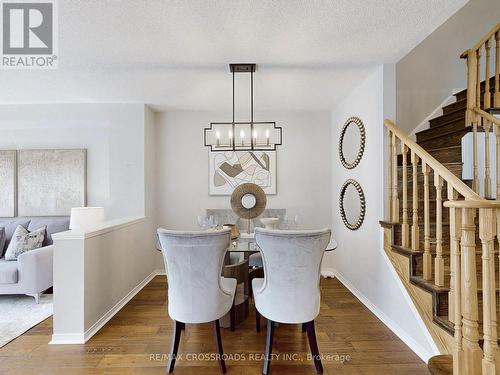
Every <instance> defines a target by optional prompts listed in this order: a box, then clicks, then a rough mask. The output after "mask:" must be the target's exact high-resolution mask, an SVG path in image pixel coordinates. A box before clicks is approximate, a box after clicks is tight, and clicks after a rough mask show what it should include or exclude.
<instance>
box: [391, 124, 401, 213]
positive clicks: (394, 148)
mask: <svg viewBox="0 0 500 375" xmlns="http://www.w3.org/2000/svg"><path fill="white" fill-rule="evenodd" d="M392 221H393V222H394V223H399V196H398V139H397V138H396V134H394V133H392Z"/></svg>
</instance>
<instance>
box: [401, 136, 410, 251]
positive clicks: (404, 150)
mask: <svg viewBox="0 0 500 375" xmlns="http://www.w3.org/2000/svg"><path fill="white" fill-rule="evenodd" d="M401 154H402V157H403V224H402V227H401V242H402V243H401V245H402V246H404V247H408V246H409V242H410V241H409V240H410V237H409V234H410V233H409V231H410V225H409V224H408V166H407V156H408V147H406V145H405V144H404V143H403V142H401Z"/></svg>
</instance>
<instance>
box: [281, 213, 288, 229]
mask: <svg viewBox="0 0 500 375" xmlns="http://www.w3.org/2000/svg"><path fill="white" fill-rule="evenodd" d="M288 224H289V219H288V215H287V214H285V215H283V221H282V222H281V229H288Z"/></svg>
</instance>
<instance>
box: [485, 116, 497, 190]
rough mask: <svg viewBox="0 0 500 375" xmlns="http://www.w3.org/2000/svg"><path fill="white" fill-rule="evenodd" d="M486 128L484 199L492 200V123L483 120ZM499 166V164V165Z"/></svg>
mask: <svg viewBox="0 0 500 375" xmlns="http://www.w3.org/2000/svg"><path fill="white" fill-rule="evenodd" d="M483 128H484V197H485V198H487V199H490V198H491V197H492V196H491V172H490V130H491V123H490V122H489V121H487V120H483ZM497 164H498V163H497Z"/></svg>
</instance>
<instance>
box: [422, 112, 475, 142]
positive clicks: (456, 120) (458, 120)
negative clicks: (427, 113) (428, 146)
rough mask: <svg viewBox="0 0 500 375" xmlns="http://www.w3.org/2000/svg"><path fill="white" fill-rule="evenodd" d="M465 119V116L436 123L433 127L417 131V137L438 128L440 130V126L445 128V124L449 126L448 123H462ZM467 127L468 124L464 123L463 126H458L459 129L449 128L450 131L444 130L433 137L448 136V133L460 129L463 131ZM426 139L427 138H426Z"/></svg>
mask: <svg viewBox="0 0 500 375" xmlns="http://www.w3.org/2000/svg"><path fill="white" fill-rule="evenodd" d="M464 119H465V117H464V118H463V119H455V120H451V121H447V122H445V123H443V124H439V125H436V126H434V127H432V128H429V129H424V130H421V131H419V132H417V133H416V135H417V137H418V136H419V135H425V134H427V133H433V132H435V131H436V130H439V128H444V127H445V126H448V125H450V124H452V123H454V122H460V123H462V122H463V120H464ZM464 124H465V122H464ZM465 129H466V126H465V125H463V127H462V126H457V129H453V130H448V131H446V132H443V133H441V134H438V135H435V136H434V137H432V138H435V137H444V136H446V135H447V134H452V133H456V132H458V131H462V130H465ZM432 138H429V139H432ZM426 140H427V139H426Z"/></svg>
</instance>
